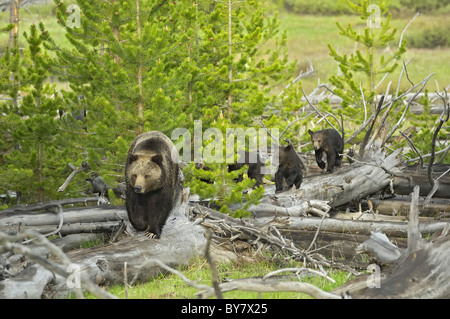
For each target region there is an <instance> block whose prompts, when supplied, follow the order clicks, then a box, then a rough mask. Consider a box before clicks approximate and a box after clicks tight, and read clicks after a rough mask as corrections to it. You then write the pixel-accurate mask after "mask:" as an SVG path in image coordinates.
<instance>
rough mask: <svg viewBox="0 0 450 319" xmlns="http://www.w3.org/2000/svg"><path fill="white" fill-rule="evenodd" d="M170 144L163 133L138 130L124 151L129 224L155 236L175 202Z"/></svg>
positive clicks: (174, 168)
mask: <svg viewBox="0 0 450 319" xmlns="http://www.w3.org/2000/svg"><path fill="white" fill-rule="evenodd" d="M173 147H174V145H173V143H172V141H171V140H170V139H169V138H168V137H167V136H165V135H164V134H163V133H161V132H158V131H151V132H147V133H143V134H140V135H139V136H137V137H136V138H135V139H134V141H133V142H132V144H131V146H130V149H129V151H128V156H127V162H126V169H125V184H126V200H125V204H126V208H127V213H128V219H129V220H130V223H131V225H132V226H133V227H134V228H135V229H136V230H139V231H146V234H147V236H149V237H153V238H159V237H160V235H161V231H162V228H163V226H164V224H165V222H166V220H167V218H168V217H169V215H170V212H171V211H172V209H173V206H174V203H175V196H176V192H177V190H178V187H179V178H178V164H177V161H173V160H172V157H171V152H172V149H173Z"/></svg>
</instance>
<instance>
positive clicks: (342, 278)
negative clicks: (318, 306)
mask: <svg viewBox="0 0 450 319" xmlns="http://www.w3.org/2000/svg"><path fill="white" fill-rule="evenodd" d="M283 267H284V266H283ZM283 267H281V266H280V265H277V263H273V262H270V261H268V260H263V261H259V262H254V263H246V264H239V263H235V264H221V265H218V271H219V274H220V276H221V278H231V279H239V278H249V277H257V276H264V275H266V274H268V273H269V272H272V271H274V270H278V269H280V268H283ZM285 267H302V265H301V263H295V262H290V263H289V265H288V266H285ZM178 270H180V271H181V272H182V273H183V274H184V275H185V276H186V277H188V278H189V279H190V280H194V281H197V280H198V282H199V283H200V284H206V285H209V286H212V284H211V273H210V270H209V265H208V264H207V262H206V261H205V259H204V258H196V260H194V262H193V263H192V264H191V265H189V266H184V267H180V269H178ZM328 275H329V276H330V277H331V278H333V279H334V280H335V281H336V282H335V283H332V282H331V281H329V280H327V279H325V278H323V277H320V276H306V277H304V278H300V279H298V280H300V281H302V282H308V283H311V284H313V285H315V286H317V287H319V288H320V289H323V290H325V291H331V290H333V289H334V288H336V287H339V286H341V285H342V284H343V283H345V282H346V281H347V280H348V273H345V272H342V271H337V270H331V271H330V272H329V273H328ZM108 291H109V292H110V293H112V294H114V295H116V296H118V297H119V298H125V288H124V285H116V286H113V287H110V288H108ZM196 292H198V290H197V289H195V288H193V287H190V286H188V285H187V284H186V283H185V282H184V281H183V280H182V279H180V278H179V277H178V276H177V275H175V274H171V273H168V274H162V275H160V276H159V277H158V278H154V279H152V280H150V281H149V282H147V283H140V284H136V285H134V286H132V287H129V288H128V298H129V299H193V298H196V296H195V293H196ZM88 297H89V296H88ZM224 298H227V299H257V298H258V299H260V298H262V299H304V298H310V297H309V296H308V295H306V294H302V293H296V292H276V293H258V292H247V291H230V292H225V293H224Z"/></svg>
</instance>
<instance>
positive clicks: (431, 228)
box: [248, 217, 450, 237]
mask: <svg viewBox="0 0 450 319" xmlns="http://www.w3.org/2000/svg"><path fill="white" fill-rule="evenodd" d="M271 220H273V218H269V217H262V218H257V219H252V220H248V222H249V223H252V225H254V226H255V227H261V226H263V225H265V224H267V223H269V222H270V221H271ZM284 224H285V225H286V226H285V227H286V228H289V229H292V230H308V231H315V230H317V229H320V230H321V231H326V232H336V233H347V234H359V235H370V234H371V232H372V231H381V232H383V233H385V234H387V235H389V236H393V237H402V236H406V235H407V233H408V224H407V223H406V222H385V221H368V220H339V219H335V218H330V219H323V220H322V219H321V218H314V217H288V218H285V219H284ZM449 224H450V222H445V221H438V222H428V223H422V224H420V226H419V231H420V233H422V234H424V235H425V234H433V233H435V232H439V231H442V230H443V229H445V228H446V227H448V225H449Z"/></svg>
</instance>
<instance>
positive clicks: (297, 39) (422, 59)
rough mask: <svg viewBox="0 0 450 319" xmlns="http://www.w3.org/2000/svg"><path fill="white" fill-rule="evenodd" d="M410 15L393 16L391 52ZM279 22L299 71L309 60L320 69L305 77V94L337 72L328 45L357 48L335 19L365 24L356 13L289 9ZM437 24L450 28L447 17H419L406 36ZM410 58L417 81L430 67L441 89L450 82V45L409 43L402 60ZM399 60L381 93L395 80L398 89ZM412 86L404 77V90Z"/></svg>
mask: <svg viewBox="0 0 450 319" xmlns="http://www.w3.org/2000/svg"><path fill="white" fill-rule="evenodd" d="M411 18H412V17H401V18H392V20H391V26H392V27H394V28H397V33H396V39H395V41H394V42H393V43H392V44H391V50H392V51H393V50H394V49H395V47H396V46H397V45H398V41H399V39H400V35H401V33H402V31H403V29H404V28H405V26H406V25H407V24H408V22H409V21H410V20H411ZM280 22H281V27H282V28H283V29H285V30H286V32H287V37H288V48H289V57H290V59H296V60H297V61H298V72H299V71H300V70H303V71H306V69H307V67H308V61H309V60H310V61H311V62H312V63H313V65H314V67H315V68H317V69H318V70H317V73H316V75H314V76H311V77H308V78H305V79H303V80H302V86H303V88H304V90H305V92H306V93H308V92H311V91H312V90H313V89H314V88H316V87H317V83H318V80H320V82H321V83H328V79H329V77H330V76H331V75H334V74H336V73H337V71H338V67H337V64H336V62H335V61H334V60H333V58H332V57H331V56H330V55H329V50H328V47H327V45H328V44H331V46H332V47H333V48H337V49H338V52H339V53H341V54H342V53H346V54H351V52H352V51H353V50H354V43H353V42H352V41H351V40H349V39H347V38H344V37H343V36H340V35H339V29H338V28H337V26H336V22H339V24H340V25H341V26H344V27H345V26H346V25H348V24H351V25H352V26H355V25H358V27H360V28H361V29H362V28H363V27H364V26H365V24H364V23H362V22H361V21H360V20H359V17H357V16H349V15H343V16H308V15H297V14H292V13H286V12H284V13H282V14H280ZM436 24H441V25H448V26H449V27H450V22H449V20H448V16H446V15H438V16H419V17H418V18H417V19H416V20H415V21H414V22H413V23H412V24H411V25H410V27H409V28H408V29H407V31H406V34H405V37H404V38H405V39H406V41H407V40H408V37H409V36H412V35H414V34H417V33H418V32H421V30H423V29H424V28H427V27H431V26H433V25H436ZM407 43H408V42H407ZM377 53H378V54H382V55H385V56H386V57H388V56H389V52H388V51H386V50H384V49H383V50H381V49H380V50H378V52H377ZM410 58H414V59H413V61H411V62H410V64H409V65H408V74H409V76H410V78H411V80H412V81H413V82H414V83H417V82H419V81H421V80H422V79H423V78H425V77H426V76H427V75H428V74H429V73H430V70H431V72H435V73H436V74H435V76H434V79H435V80H436V81H437V82H438V83H439V88H440V89H441V90H442V88H444V87H447V86H448V85H449V84H450V64H449V63H448V60H449V58H450V53H449V49H448V48H436V49H433V50H431V49H414V48H409V47H408V45H407V52H406V54H405V55H404V56H403V59H404V60H405V61H408V60H409V59H410ZM399 63H400V65H399V67H398V68H397V70H396V72H394V74H392V75H390V76H389V77H388V78H387V79H386V80H385V81H384V82H383V84H382V85H381V86H380V88H379V92H380V93H384V91H385V89H386V87H387V85H388V83H389V81H392V82H393V83H392V84H391V90H392V89H396V87H397V81H398V77H399V75H400V70H401V66H402V61H399ZM380 79H381V77H380ZM434 79H432V85H431V86H430V87H431V90H432V91H434V90H435V89H436V86H435V85H434ZM409 87H410V83H409V82H408V81H407V80H406V79H405V80H404V81H403V82H402V85H401V89H403V90H405V89H407V88H409Z"/></svg>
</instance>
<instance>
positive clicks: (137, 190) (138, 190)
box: [134, 186, 142, 194]
mask: <svg viewBox="0 0 450 319" xmlns="http://www.w3.org/2000/svg"><path fill="white" fill-rule="evenodd" d="M134 192H135V193H137V194H140V193H141V192H142V186H135V187H134Z"/></svg>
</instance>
